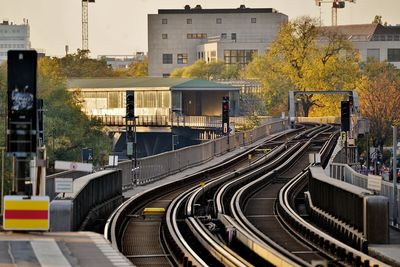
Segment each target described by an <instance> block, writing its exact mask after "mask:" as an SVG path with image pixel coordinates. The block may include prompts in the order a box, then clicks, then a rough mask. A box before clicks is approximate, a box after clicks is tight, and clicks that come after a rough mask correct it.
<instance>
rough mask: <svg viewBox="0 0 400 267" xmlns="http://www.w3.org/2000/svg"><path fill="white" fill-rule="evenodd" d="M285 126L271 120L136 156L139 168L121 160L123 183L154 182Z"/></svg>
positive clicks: (282, 121) (139, 183) (285, 125)
mask: <svg viewBox="0 0 400 267" xmlns="http://www.w3.org/2000/svg"><path fill="white" fill-rule="evenodd" d="M286 128H287V121H286V120H283V119H279V120H275V121H271V122H269V123H267V124H265V125H262V126H260V127H257V128H254V129H252V130H249V131H245V132H240V133H235V134H233V135H230V136H224V137H221V138H218V139H214V140H211V141H208V142H205V143H202V144H199V145H195V146H190V147H185V148H181V149H179V150H174V151H169V152H165V153H162V154H158V155H154V156H150V157H145V158H141V159H138V161H137V167H138V169H136V170H134V168H133V161H130V160H127V161H123V162H120V163H119V164H118V169H121V170H122V184H123V186H124V187H125V188H126V187H131V186H132V185H133V184H134V183H136V184H137V185H144V184H147V183H151V182H154V181H156V180H159V179H162V178H164V177H166V176H168V175H172V174H174V173H177V172H180V171H183V170H185V169H187V168H190V167H193V166H196V165H199V164H202V163H205V162H207V161H209V160H212V159H213V158H214V157H217V156H220V155H223V154H225V153H227V152H229V151H233V150H235V149H238V148H239V147H242V146H246V145H249V144H251V143H253V142H255V141H257V140H260V139H261V138H264V137H266V136H268V135H271V134H274V133H277V132H280V131H283V130H285V129H286Z"/></svg>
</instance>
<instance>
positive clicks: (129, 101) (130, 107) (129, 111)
mask: <svg viewBox="0 0 400 267" xmlns="http://www.w3.org/2000/svg"><path fill="white" fill-rule="evenodd" d="M134 118H135V95H134V92H133V91H126V119H127V120H130V121H131V120H134Z"/></svg>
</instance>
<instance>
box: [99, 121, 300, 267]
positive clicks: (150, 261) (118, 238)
mask: <svg viewBox="0 0 400 267" xmlns="http://www.w3.org/2000/svg"><path fill="white" fill-rule="evenodd" d="M302 130H303V128H300V129H297V130H293V131H289V132H286V133H282V134H279V135H276V136H274V137H273V138H269V139H267V141H266V143H265V144H263V145H260V146H256V147H252V148H250V149H247V150H245V151H243V152H242V153H241V154H239V155H238V156H235V157H233V158H231V159H229V160H227V161H226V162H224V163H223V164H221V165H220V166H216V167H212V168H209V169H207V170H204V171H202V172H199V173H197V174H195V175H193V176H191V177H188V178H186V179H184V180H181V181H177V182H174V183H171V184H169V185H167V186H161V187H157V188H154V189H152V190H149V191H147V192H142V193H141V194H139V195H137V196H135V197H133V198H131V199H129V200H128V201H126V202H125V203H124V204H123V205H121V207H119V208H118V209H117V210H116V211H115V212H114V213H113V215H112V216H111V217H110V219H109V220H108V223H107V225H106V228H105V236H106V237H107V238H108V239H109V240H110V241H111V242H112V244H113V246H115V247H117V248H118V249H119V250H120V251H121V252H122V253H123V254H124V255H125V256H126V257H128V258H129V259H130V260H131V261H132V262H133V263H134V264H135V265H137V266H148V265H152V266H171V264H172V265H173V262H174V259H173V257H172V255H171V253H170V252H168V251H166V249H165V247H166V242H164V241H163V240H165V239H167V238H169V237H167V236H166V234H164V232H163V228H162V224H163V217H162V216H160V215H157V214H152V215H151V214H148V215H147V216H143V215H144V210H145V209H146V208H149V207H157V208H166V207H167V206H168V205H169V204H170V203H171V201H172V200H174V199H175V197H176V196H177V195H179V194H181V193H182V192H184V191H186V190H187V189H189V188H191V187H194V186H196V185H198V184H199V183H200V182H206V181H207V180H212V179H214V178H215V177H217V176H219V175H221V173H225V170H226V169H231V170H232V171H231V173H234V172H235V171H234V170H236V169H240V168H242V167H243V166H246V165H248V162H249V156H248V155H249V154H251V155H252V161H253V162H256V161H257V160H258V158H260V157H262V155H263V154H264V152H265V151H266V150H269V149H271V148H272V147H275V146H276V144H269V143H274V142H278V143H282V142H284V141H285V140H286V139H287V138H291V137H293V136H294V135H296V134H297V133H298V132H299V131H302ZM280 140H282V141H280Z"/></svg>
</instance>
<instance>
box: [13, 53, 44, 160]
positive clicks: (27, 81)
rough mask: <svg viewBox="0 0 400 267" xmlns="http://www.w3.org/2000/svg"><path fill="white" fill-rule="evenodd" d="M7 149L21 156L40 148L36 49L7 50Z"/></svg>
mask: <svg viewBox="0 0 400 267" xmlns="http://www.w3.org/2000/svg"><path fill="white" fill-rule="evenodd" d="M7 62H8V63H7V64H8V84H7V86H8V90H7V92H8V128H7V152H8V153H9V154H11V155H13V156H16V157H19V158H26V157H28V156H33V155H36V148H37V132H38V131H37V126H38V124H37V117H38V113H37V100H36V72H37V71H36V69H37V53H36V51H34V50H24V51H22V50H10V51H8V61H7Z"/></svg>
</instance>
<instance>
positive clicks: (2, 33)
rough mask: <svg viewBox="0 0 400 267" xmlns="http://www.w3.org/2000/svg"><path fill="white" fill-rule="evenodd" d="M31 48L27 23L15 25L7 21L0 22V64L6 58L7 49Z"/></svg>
mask: <svg viewBox="0 0 400 267" xmlns="http://www.w3.org/2000/svg"><path fill="white" fill-rule="evenodd" d="M26 49H31V42H30V32H29V24H28V21H27V20H24V24H21V25H16V24H13V23H12V22H11V23H10V22H9V21H6V20H5V21H3V22H2V23H0V64H1V63H2V62H3V61H6V60H7V52H8V50H26Z"/></svg>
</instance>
